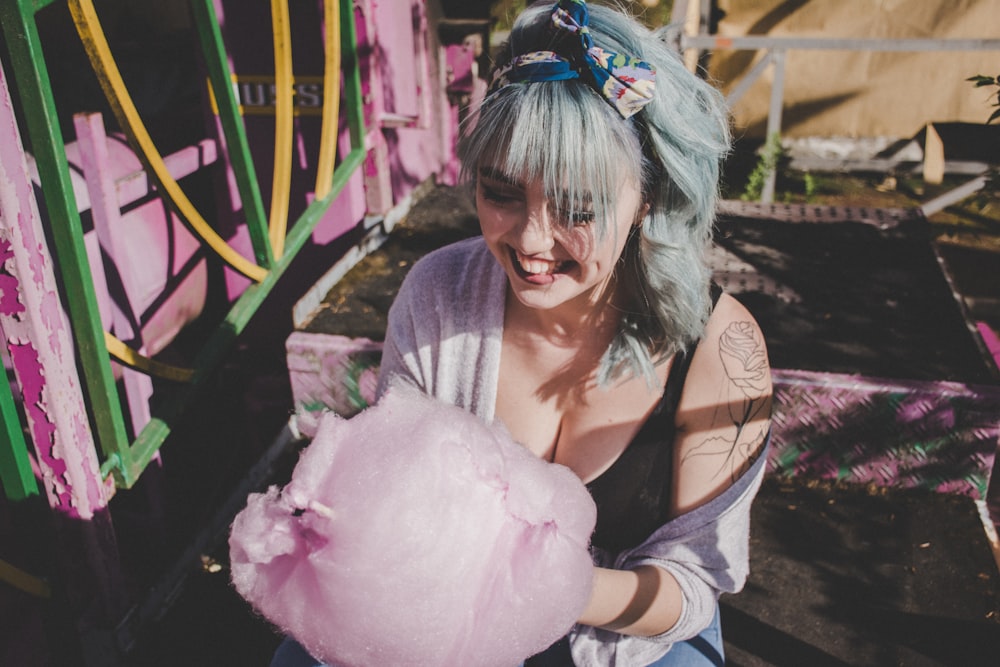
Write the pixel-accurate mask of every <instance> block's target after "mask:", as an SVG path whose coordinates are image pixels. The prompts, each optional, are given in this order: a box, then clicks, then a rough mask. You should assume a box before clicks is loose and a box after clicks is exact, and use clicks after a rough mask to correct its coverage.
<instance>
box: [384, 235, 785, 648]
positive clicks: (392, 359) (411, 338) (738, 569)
mask: <svg viewBox="0 0 1000 667" xmlns="http://www.w3.org/2000/svg"><path fill="white" fill-rule="evenodd" d="M506 281H507V278H506V275H505V274H504V272H503V269H502V268H501V267H500V265H499V264H498V263H497V262H496V260H495V259H494V258H493V256H492V255H491V254H490V252H489V250H488V249H487V248H486V245H485V243H483V240H482V238H479V237H477V238H472V239H468V240H465V241H460V242H458V243H455V244H453V245H450V246H447V247H445V248H441V249H440V250H436V251H434V252H432V253H430V254H428V255H426V256H425V257H424V258H422V259H421V260H420V261H419V262H417V263H416V264H415V265H414V266H413V268H412V269H411V270H410V273H409V274H408V275H407V277H406V279H405V280H404V281H403V285H402V287H401V288H400V290H399V294H398V295H397V297H396V300H395V302H394V303H393V305H392V308H391V309H390V311H389V325H388V330H387V332H386V340H385V348H384V350H383V353H382V354H383V356H382V362H381V371H380V376H379V387H378V395H379V396H381V394H382V393H383V392H384V391H385V390H386V389H387V388H388V386H389V385H390V384H391V383H392V382H394V381H397V380H399V379H403V380H405V381H408V382H410V383H413V384H415V385H416V386H418V387H420V388H421V389H422V390H423V391H424V392H425V393H427V394H429V395H431V396H434V397H436V398H437V399H439V400H443V401H446V402H449V403H453V404H455V405H458V406H460V407H462V408H465V409H466V410H469V411H470V412H472V413H474V414H476V415H478V416H479V417H480V418H482V419H484V420H486V421H487V422H492V421H493V420H494V418H495V412H494V410H495V407H496V392H497V382H498V377H499V371H500V343H501V337H502V334H503V317H504V303H505V298H506V284H507V282H506ZM766 460H767V456H766V453H765V455H762V456H760V457H759V458H758V459H757V461H756V462H755V463H754V465H753V466H752V467H751V468H750V470H748V471H747V472H746V473H745V474H744V475H743V476H742V477H741V478H740V479H739V480H737V482H736V483H735V484H734V485H733V486H731V487H730V488H729V489H727V490H726V491H724V492H723V493H722V494H721V495H720V496H718V497H716V498H715V499H713V500H712V501H710V502H708V503H707V504H705V505H702V506H701V507H698V508H697V509H694V510H692V511H690V512H688V513H687V514H684V515H682V516H679V517H677V518H676V519H673V520H672V521H670V522H669V523H667V524H665V525H663V526H662V527H660V528H659V529H658V530H657V531H656V532H654V533H653V534H652V535H650V537H649V538H648V539H647V540H646V541H645V542H644V543H642V544H641V545H639V546H638V547H636V548H635V549H630V550H628V551H625V552H623V553H619V554H609V553H605V552H603V551H601V550H599V549H596V548H595V549H593V550H592V551H593V556H594V562H595V564H596V565H598V566H601V567H612V568H617V569H628V568H634V567H636V566H638V565H642V564H655V565H658V566H660V567H662V568H664V569H666V570H667V571H669V572H670V573H671V574H672V575H673V576H674V577H675V578H676V579H677V582H678V583H679V584H680V588H681V591H682V593H683V608H682V611H681V616H680V619H679V620H678V621H677V623H676V624H675V625H674V626H673V627H672V628H671V629H670V630H668V631H667V632H665V633H663V634H661V635H657V636H656V637H631V636H626V635H621V634H618V633H615V632H610V631H607V630H601V629H598V628H594V627H590V626H582V625H577V626H575V627H574V628H573V630H572V631H571V633H570V644H571V650H572V653H573V661H574V662H575V663H576V665H578V667H610V666H614V665H620V666H625V665H628V666H630V667H631V666H638V665H647V664H649V663H650V662H653V661H655V660H657V659H659V658H660V657H662V656H663V655H665V654H666V653H667V652H668V651H669V650H670V646H671V644H673V643H674V642H677V641H681V640H684V639H687V638H690V637H693V636H695V635H697V634H698V633H699V632H701V630H702V629H704V628H705V627H706V626H707V625H708V624H709V623H710V622H711V620H712V617H713V615H714V613H715V609H716V604H717V601H718V597H719V595H720V594H721V593H723V592H726V593H735V592H737V591H739V590H741V589H742V588H743V584H744V582H745V581H746V577H747V573H748V561H749V553H748V543H749V529H750V504H751V502H752V501H753V498H754V496H755V495H756V493H757V489H758V488H759V486H760V482H761V479H762V478H763V475H764V470H765V462H766ZM599 511H600V508H598V512H599Z"/></svg>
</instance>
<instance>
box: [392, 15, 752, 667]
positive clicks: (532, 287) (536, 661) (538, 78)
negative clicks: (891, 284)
mask: <svg viewBox="0 0 1000 667" xmlns="http://www.w3.org/2000/svg"><path fill="white" fill-rule="evenodd" d="M588 9H589V12H588ZM728 141H729V138H728V124H727V117H726V114H725V111H724V108H723V105H722V103H721V102H720V98H719V96H718V94H717V93H716V91H714V90H713V89H712V88H711V87H710V86H708V85H706V84H705V83H704V82H702V81H701V80H699V79H698V78H697V77H695V76H693V75H692V74H690V73H689V72H687V71H686V70H685V69H684V67H683V65H682V64H681V62H680V61H679V59H678V57H677V54H676V53H675V52H673V51H671V49H670V47H669V46H668V45H667V44H665V43H664V42H662V41H661V40H660V39H659V38H658V37H657V36H656V35H655V34H654V33H651V32H650V31H648V30H647V29H645V28H644V27H642V26H641V25H639V24H638V23H636V22H635V21H634V20H632V19H631V18H629V17H627V16H625V15H624V14H623V13H621V12H619V11H617V10H615V9H610V8H605V7H600V6H593V7H589V8H588V7H587V5H586V4H585V3H584V2H581V1H580V0H562V1H561V2H559V3H558V4H557V5H556V6H555V7H553V6H552V5H551V4H549V3H545V4H543V5H536V6H533V7H531V8H529V9H528V10H526V11H525V12H524V13H523V14H522V15H521V16H520V17H519V18H518V19H517V21H516V23H515V25H514V26H513V29H512V31H511V34H510V38H509V41H508V43H507V45H506V46H505V48H504V49H503V52H502V56H501V58H500V61H499V62H498V63H497V67H496V73H495V75H494V80H493V84H492V87H491V89H490V91H489V93H488V95H487V97H486V99H485V101H484V102H483V104H482V105H481V108H480V109H479V110H478V113H477V117H476V118H475V120H474V125H473V126H472V127H470V128H466V130H465V132H464V136H463V140H462V143H461V146H460V157H461V158H462V161H463V165H464V171H465V175H466V176H467V177H468V178H469V179H470V180H471V181H472V182H473V183H474V186H475V197H476V207H477V211H478V214H479V219H480V224H481V227H482V237H481V238H475V239H470V240H467V241H463V242H459V243H457V244H454V245H452V246H448V247H446V248H443V249H441V250H439V251H436V252H434V253H432V254H430V255H428V256H426V257H425V258H424V259H423V260H421V261H420V262H419V263H417V265H415V266H414V267H413V269H412V270H411V272H410V274H409V275H408V276H407V279H406V281H405V283H404V285H403V287H402V288H401V290H400V292H399V295H398V296H397V299H396V301H395V302H394V304H393V307H392V310H391V311H390V317H389V327H388V331H387V336H386V345H385V351H384V355H383V360H382V366H381V376H380V384H379V392H380V393H381V392H384V391H386V390H387V389H388V388H389V387H390V386H391V385H393V384H394V383H396V382H409V383H412V384H415V385H416V386H418V387H420V388H421V389H422V390H423V391H424V392H426V393H427V394H430V395H432V396H434V397H436V398H438V399H441V400H444V401H447V402H450V403H454V404H456V405H459V406H461V407H463V408H466V409H468V410H469V411H471V412H473V413H475V414H477V415H479V416H480V417H482V418H483V419H485V420H487V421H493V420H500V421H501V422H503V424H504V425H505V426H506V427H507V428H508V429H509V430H510V431H511V433H512V435H513V436H514V438H515V439H516V440H518V441H519V442H521V443H522V444H523V445H524V446H526V447H528V448H529V449H530V450H531V451H532V452H534V453H535V454H536V455H538V456H539V457H541V458H543V459H546V460H548V461H553V462H555V463H560V464H563V465H565V466H568V467H569V468H570V469H572V470H573V471H574V472H575V473H576V474H577V475H578V476H579V477H580V478H581V479H582V480H583V481H584V482H585V483H586V484H587V486H588V488H589V489H590V491H591V493H592V495H593V497H594V499H595V502H596V504H597V508H598V519H597V527H596V530H595V533H594V536H593V539H592V552H593V555H594V562H595V569H594V580H593V584H594V585H593V591H592V594H591V599H590V603H589V605H588V606H587V609H586V611H585V612H584V614H583V616H582V617H581V618H580V619H579V623H578V624H577V625H576V626H575V627H574V629H573V630H572V631H571V632H570V634H569V635H568V636H567V637H566V638H564V639H563V640H562V641H560V642H558V643H557V644H555V645H554V646H553V647H551V648H550V649H549V650H547V651H546V652H544V653H543V654H541V655H539V656H535V657H533V658H531V659H530V660H529V661H528V663H527V664H529V665H572V664H576V665H595V666H596V665H651V664H656V665H661V664H662V665H685V664H722V640H721V636H720V634H719V626H718V624H719V620H718V603H717V600H718V596H719V594H720V593H722V592H735V591H737V590H739V589H740V588H741V587H742V585H743V582H744V581H745V578H746V574H747V541H748V526H749V510H750V503H751V500H752V498H753V496H754V494H755V493H756V490H757V487H758V485H759V482H760V479H761V476H762V474H763V469H764V457H763V456H762V452H763V450H764V448H765V445H766V441H767V437H768V432H769V415H770V400H771V384H770V375H769V369H768V365H767V356H766V351H765V347H764V343H763V340H762V337H761V335H760V331H759V329H758V327H757V325H756V323H755V322H754V320H753V318H752V317H751V316H750V314H749V313H747V311H746V310H745V309H744V308H743V307H742V306H741V305H740V304H739V303H738V302H737V301H735V300H734V299H732V298H731V297H729V296H726V295H724V294H720V293H719V290H717V289H713V288H712V287H711V285H710V275H709V272H708V269H707V268H706V265H705V262H704V254H705V251H706V249H707V247H708V244H709V242H710V236H711V227H712V221H713V215H714V209H715V203H716V198H717V189H718V177H719V167H720V161H721V159H722V158H723V157H724V156H725V154H726V152H727V151H728Z"/></svg>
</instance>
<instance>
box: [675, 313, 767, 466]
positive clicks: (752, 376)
mask: <svg viewBox="0 0 1000 667" xmlns="http://www.w3.org/2000/svg"><path fill="white" fill-rule="evenodd" d="M719 358H720V359H721V361H722V366H723V368H724V369H725V374H726V377H727V379H728V382H727V383H726V385H725V387H724V388H723V391H722V394H723V395H722V396H721V397H720V399H721V400H720V401H719V405H718V406H717V408H716V409H717V410H720V409H725V410H726V411H727V412H728V416H727V417H720V416H719V415H718V414H716V417H715V419H714V422H715V423H719V422H720V421H723V420H725V421H728V422H729V423H731V424H732V425H733V427H734V429H735V430H734V431H733V432H732V433H731V435H728V436H725V437H723V436H715V437H712V438H709V439H707V440H706V441H705V442H704V443H702V444H701V445H698V446H697V447H695V448H693V449H692V450H691V451H690V452H688V454H686V455H685V456H684V458H685V459H687V458H688V457H690V456H724V459H723V463H722V465H721V466H720V469H719V472H720V473H722V472H728V473H729V474H730V476H731V478H732V480H733V481H734V482H735V481H736V480H737V479H738V478H739V477H740V475H742V474H743V473H744V472H745V471H746V470H747V469H749V468H750V466H752V465H753V463H754V461H756V460H757V457H758V456H760V452H761V449H762V447H763V444H764V441H765V439H766V438H767V431H766V426H759V427H758V428H756V429H755V428H753V427H752V425H751V423H752V422H753V421H754V420H755V419H757V418H759V417H761V416H762V413H763V411H765V410H768V411H769V410H770V401H769V400H768V399H769V398H770V395H769V393H768V387H769V376H770V372H769V369H768V363H767V355H766V353H765V349H764V339H763V336H761V333H760V331H759V330H758V329H757V327H756V326H754V324H753V323H752V322H733V323H731V324H730V325H729V327H727V328H726V330H725V331H724V332H723V334H722V336H721V337H720V338H719ZM737 454H740V456H736V455H737Z"/></svg>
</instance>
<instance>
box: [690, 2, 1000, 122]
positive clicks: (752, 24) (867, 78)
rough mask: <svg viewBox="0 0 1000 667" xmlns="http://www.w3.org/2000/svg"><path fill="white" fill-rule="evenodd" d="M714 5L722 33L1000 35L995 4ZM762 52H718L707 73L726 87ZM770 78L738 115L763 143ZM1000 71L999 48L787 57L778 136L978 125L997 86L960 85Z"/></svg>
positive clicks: (760, 83)
mask: <svg viewBox="0 0 1000 667" xmlns="http://www.w3.org/2000/svg"><path fill="white" fill-rule="evenodd" d="M718 6H719V8H720V9H721V10H722V11H723V12H725V16H724V17H723V18H722V20H721V21H720V23H719V26H718V33H719V34H721V35H748V34H751V35H770V36H797V37H823V38H829V37H839V38H858V39H900V38H935V39H940V38H965V39H970V38H976V39H982V38H1000V0H811V1H806V0H719V2H718ZM761 55H762V54H760V53H754V52H752V51H728V52H726V51H715V52H713V54H712V56H711V61H710V66H709V72H710V75H711V76H712V77H713V78H714V79H716V81H717V83H718V84H719V85H720V86H721V87H722V88H723V89H724V90H729V89H731V88H732V86H733V85H734V84H735V83H736V82H737V81H738V80H739V78H740V77H742V76H743V75H744V74H745V73H746V72H748V71H749V70H750V68H751V67H752V66H753V64H754V63H755V62H756V61H757V60H758V59H759V58H760V57H761ZM772 72H773V70H771V69H769V70H768V71H767V72H766V73H765V74H764V75H763V76H762V77H761V78H760V79H759V80H758V81H757V82H756V83H754V84H753V86H752V87H751V88H750V89H749V90H748V92H747V94H746V95H745V96H744V97H743V98H742V99H741V100H740V101H739V103H738V104H737V105H736V107H735V108H734V115H735V119H736V123H737V127H738V128H740V129H739V130H738V131H739V132H740V133H742V134H747V135H749V136H757V137H760V136H763V134H764V129H765V127H766V123H767V111H768V101H769V96H770V90H771V80H772ZM998 73H1000V51H978V52H936V53H875V52H859V51H855V52H850V51H807V50H796V51H789V52H788V54H787V56H786V69H785V95H784V116H783V123H782V133H783V134H784V135H785V136H792V137H795V136H797V137H805V136H819V137H910V136H914V135H915V134H917V132H919V130H920V129H921V128H923V127H924V126H925V125H927V124H928V123H931V122H952V121H961V122H971V123H982V122H985V120H986V119H987V118H988V117H989V115H990V113H991V112H992V108H991V107H990V104H991V103H992V102H993V101H995V100H996V96H995V90H996V89H995V88H978V89H977V88H975V87H973V86H972V84H970V83H968V82H967V81H965V79H966V78H968V77H970V76H973V75H975V74H986V75H990V76H996V75H997V74H998ZM990 91H993V92H994V95H993V96H992V97H991V96H990Z"/></svg>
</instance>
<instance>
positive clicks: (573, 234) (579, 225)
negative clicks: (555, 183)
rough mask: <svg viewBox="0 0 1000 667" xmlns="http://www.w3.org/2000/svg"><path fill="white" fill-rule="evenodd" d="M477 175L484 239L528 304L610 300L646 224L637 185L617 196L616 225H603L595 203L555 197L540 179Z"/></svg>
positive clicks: (486, 171)
mask: <svg viewBox="0 0 1000 667" xmlns="http://www.w3.org/2000/svg"><path fill="white" fill-rule="evenodd" d="M477 176H478V177H477V179H476V208H477V210H478V213H479V224H480V226H481V228H482V231H483V238H484V239H485V240H486V244H487V246H489V249H490V251H491V252H492V253H493V255H494V256H495V257H496V258H497V261H498V262H500V265H501V266H502V267H503V268H504V270H505V271H506V272H507V277H508V279H509V282H510V287H511V291H512V292H513V294H514V296H515V297H516V298H517V299H518V300H519V301H520V302H521V303H522V304H524V305H525V306H528V307H530V308H538V309H552V308H557V307H559V306H562V305H564V304H579V305H581V306H589V305H593V304H595V303H597V301H598V299H599V298H600V297H601V296H602V295H605V294H607V291H606V289H607V287H608V286H609V285H610V283H611V280H612V276H613V272H614V268H615V265H616V264H617V262H618V259H619V257H621V254H622V251H623V249H624V247H625V242H626V241H627V239H628V236H629V231H630V229H631V227H632V225H633V224H634V223H636V221H637V220H638V219H639V218H640V210H639V209H640V206H641V204H642V194H641V192H640V190H639V187H638V185H637V184H636V183H635V182H633V181H628V180H626V181H625V182H623V183H622V184H621V186H620V188H619V189H618V191H617V192H616V197H615V203H614V206H613V207H612V218H613V219H612V220H607V221H598V220H596V219H595V216H594V213H593V207H592V205H591V202H589V201H582V202H577V203H576V204H575V205H571V203H570V202H568V201H556V200H553V199H550V198H547V197H546V195H545V189H544V187H543V184H542V182H541V181H540V180H537V181H530V182H525V181H523V180H521V179H518V178H516V177H512V176H510V175H507V174H504V173H503V172H501V171H498V170H496V169H491V168H488V167H481V168H480V169H479V172H478V175H477ZM570 211H572V213H570ZM643 213H644V211H643ZM601 224H603V225H604V233H603V234H602V233H599V231H598V230H599V229H600V225H601Z"/></svg>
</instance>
